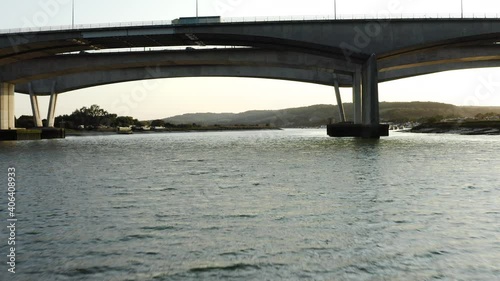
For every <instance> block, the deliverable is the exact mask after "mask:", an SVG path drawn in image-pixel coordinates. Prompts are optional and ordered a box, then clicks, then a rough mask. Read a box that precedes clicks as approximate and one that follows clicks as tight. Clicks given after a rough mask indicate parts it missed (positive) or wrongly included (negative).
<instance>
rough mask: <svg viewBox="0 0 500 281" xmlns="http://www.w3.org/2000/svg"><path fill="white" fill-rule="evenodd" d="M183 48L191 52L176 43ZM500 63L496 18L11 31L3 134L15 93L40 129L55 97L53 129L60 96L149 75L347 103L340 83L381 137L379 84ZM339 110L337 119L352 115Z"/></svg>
mask: <svg viewBox="0 0 500 281" xmlns="http://www.w3.org/2000/svg"><path fill="white" fill-rule="evenodd" d="M178 46H183V48H182V49H177V50H172V49H171V47H178ZM190 46H192V47H195V48H192V47H190ZM200 46H201V47H203V48H201V49H198V48H199V47H200ZM211 46H212V47H211ZM217 46H237V47H233V48H219V47H217ZM124 48H127V49H130V51H128V52H123V51H122V50H123V49H124ZM117 49H119V50H120V51H116V52H114V51H113V50H117ZM499 62H500V20H498V19H398V20H396V19H392V20H376V19H373V20H311V21H277V22H246V23H204V24H170V25H160V26H133V27H113V28H94V29H71V30H59V31H43V32H24V33H7V34H0V130H12V129H15V120H14V91H16V92H19V93H24V94H28V95H30V96H31V102H32V108H33V115H34V119H35V124H37V125H38V126H41V125H42V124H41V119H40V116H39V113H38V112H39V110H38V101H37V96H39V95H51V102H50V108H49V115H48V118H47V119H48V123H49V126H52V127H53V126H54V117H55V108H56V104H57V95H58V94H60V93H64V92H68V91H72V90H76V89H81V88H86V87H93V86H98V85H104V84H110V83H118V82H125V81H133V80H143V79H156V78H169V77H200V76H233V77H258V78H271V79H284V80H291V81H301V82H308V83H317V84H323V85H332V86H335V88H336V93H337V103H338V104H339V106H340V107H342V102H341V98H340V94H339V91H338V87H352V88H353V101H354V104H355V106H354V108H355V113H354V120H352V121H353V123H354V124H355V125H357V127H356V128H361V131H362V134H360V136H364V137H375V138H378V137H380V130H379V129H380V126H379V122H380V121H379V112H378V83H379V82H384V81H390V80H395V79H401V78H406V77H411V76H416V75H422V74H430V73H435V72H440V71H446V70H454V69H465V68H475V67H496V66H500V64H499ZM340 109H341V110H340V116H339V117H338V118H339V120H340V121H346V120H345V117H344V114H343V109H342V108H340Z"/></svg>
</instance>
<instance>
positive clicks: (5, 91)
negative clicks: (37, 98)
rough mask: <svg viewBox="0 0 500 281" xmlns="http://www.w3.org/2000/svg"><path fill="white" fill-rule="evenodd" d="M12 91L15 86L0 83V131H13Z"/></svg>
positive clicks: (14, 122)
mask: <svg viewBox="0 0 500 281" xmlns="http://www.w3.org/2000/svg"><path fill="white" fill-rule="evenodd" d="M14 89H15V85H14V84H10V83H0V130H14V129H15V128H16V120H15V117H14V112H15V110H14Z"/></svg>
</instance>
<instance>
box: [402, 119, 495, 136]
mask: <svg viewBox="0 0 500 281" xmlns="http://www.w3.org/2000/svg"><path fill="white" fill-rule="evenodd" d="M408 132H410V133H422V134H424V133H427V134H457V135H492V136H493V135H500V121H468V122H439V123H424V124H421V125H419V126H416V127H414V128H412V129H410V130H408Z"/></svg>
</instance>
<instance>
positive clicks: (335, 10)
mask: <svg viewBox="0 0 500 281" xmlns="http://www.w3.org/2000/svg"><path fill="white" fill-rule="evenodd" d="M333 13H334V15H335V19H337V0H333Z"/></svg>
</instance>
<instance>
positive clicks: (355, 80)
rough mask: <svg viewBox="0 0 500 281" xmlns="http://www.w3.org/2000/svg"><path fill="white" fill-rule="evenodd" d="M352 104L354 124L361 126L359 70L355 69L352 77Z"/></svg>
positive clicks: (361, 106)
mask: <svg viewBox="0 0 500 281" xmlns="http://www.w3.org/2000/svg"><path fill="white" fill-rule="evenodd" d="M352 84H353V85H352V103H353V111H354V112H353V115H354V124H363V115H362V113H363V112H362V108H363V105H362V97H361V68H358V69H356V71H355V72H354V73H353V75H352Z"/></svg>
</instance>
